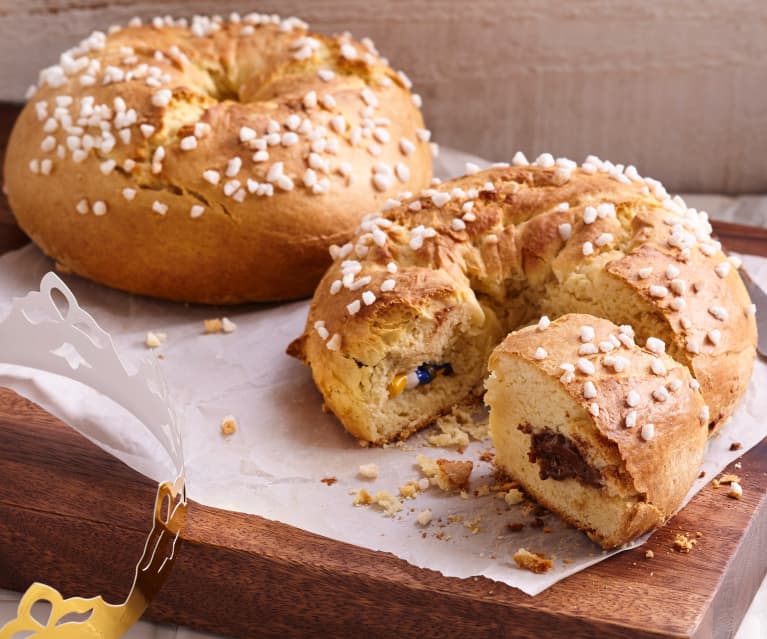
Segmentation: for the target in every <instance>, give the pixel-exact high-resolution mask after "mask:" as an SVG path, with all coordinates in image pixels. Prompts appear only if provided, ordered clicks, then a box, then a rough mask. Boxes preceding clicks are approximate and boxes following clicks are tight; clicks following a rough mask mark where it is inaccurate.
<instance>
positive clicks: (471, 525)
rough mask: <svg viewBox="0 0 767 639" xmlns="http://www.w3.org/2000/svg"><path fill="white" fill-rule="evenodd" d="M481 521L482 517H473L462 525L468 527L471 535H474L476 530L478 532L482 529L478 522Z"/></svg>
mask: <svg viewBox="0 0 767 639" xmlns="http://www.w3.org/2000/svg"><path fill="white" fill-rule="evenodd" d="M481 521H482V517H481V516H479V517H475V518H474V519H472V520H471V521H467V522H465V523H464V524H463V525H464V527H466V528H468V529H469V530H470V531H471V534H472V535H476V534H477V533H478V532H480V531H481V530H482V529H481V528H480V527H479V524H480V522H481Z"/></svg>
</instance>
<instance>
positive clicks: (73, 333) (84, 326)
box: [0, 273, 187, 639]
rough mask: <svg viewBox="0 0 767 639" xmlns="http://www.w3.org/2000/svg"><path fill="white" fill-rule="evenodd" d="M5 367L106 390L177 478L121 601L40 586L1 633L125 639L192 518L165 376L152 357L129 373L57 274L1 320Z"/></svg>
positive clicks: (168, 486) (162, 487)
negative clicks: (41, 611) (42, 613)
mask: <svg viewBox="0 0 767 639" xmlns="http://www.w3.org/2000/svg"><path fill="white" fill-rule="evenodd" d="M54 297H59V298H60V300H61V301H60V303H57V301H56V299H54ZM0 362H1V363H3V364H11V365H14V366H22V367H25V368H31V369H35V370H37V371H44V372H47V373H54V374H56V375H61V376H63V377H67V378H69V379H73V380H75V381H78V382H80V383H82V384H85V385H86V386H89V387H90V388H92V389H94V390H97V391H99V392H101V393H102V394H104V395H106V396H107V397H109V398H111V399H112V400H113V401H115V402H116V403H118V404H120V405H121V406H122V407H123V408H124V409H126V410H127V411H128V412H129V413H131V414H132V415H134V416H135V417H136V418H137V419H138V420H139V421H141V423H142V424H144V426H145V427H146V428H147V430H149V431H150V432H151V433H152V434H153V435H154V436H155V437H156V438H157V440H158V442H159V443H160V445H161V446H162V447H163V449H164V450H165V451H166V453H167V454H168V457H169V458H170V460H171V463H172V464H173V467H174V469H175V473H176V476H175V479H170V480H169V481H165V482H162V483H160V484H159V486H158V489H157V496H156V499H155V503H154V513H153V521H152V527H151V530H150V532H149V535H148V536H147V539H146V543H145V545H144V551H143V554H142V555H141V558H140V559H139V561H138V564H137V565H136V572H135V577H134V580H133V585H132V587H131V590H130V592H129V594H128V596H127V598H126V599H125V601H124V602H123V603H121V604H117V605H113V604H109V603H107V602H106V601H104V599H103V598H101V597H100V596H99V597H93V598H89V599H84V598H80V597H72V598H69V599H64V598H63V597H62V596H61V595H60V594H59V592H58V591H56V590H55V589H54V588H51V587H50V586H46V585H44V584H40V583H35V584H32V585H31V586H30V587H29V589H28V590H27V591H26V593H24V596H23V597H22V599H21V601H20V602H19V607H18V614H17V617H16V619H14V620H12V621H10V622H8V623H7V624H5V625H4V626H3V627H2V628H0V639H12V638H13V637H14V636H16V635H19V634H20V635H21V636H24V637H39V638H41V639H42V638H45V639H50V638H53V637H57V638H62V639H91V638H93V639H97V638H99V639H112V638H116V637H120V636H122V635H123V633H125V631H126V630H127V629H128V628H130V627H131V626H132V625H133V624H134V623H135V622H136V621H137V620H138V619H139V618H140V617H141V615H142V614H143V612H144V611H145V610H146V608H147V607H148V606H149V603H150V602H151V600H152V599H153V598H154V596H155V595H156V594H157V592H158V591H159V590H160V587H161V585H162V583H163V582H164V581H165V578H166V577H167V575H168V573H169V572H170V569H171V567H172V565H173V562H174V560H175V558H176V554H177V551H178V548H177V542H178V539H179V535H180V533H181V530H182V528H183V526H184V522H185V519H186V511H187V501H186V491H185V484H184V458H183V447H182V443H181V433H180V429H179V427H178V424H177V422H176V415H175V411H174V410H173V407H172V405H171V402H170V401H169V399H168V392H167V387H166V384H165V381H164V378H163V377H162V374H161V372H160V370H159V367H158V366H157V365H156V363H154V362H150V361H149V360H146V361H144V362H143V363H142V364H141V365H140V366H139V368H138V370H137V371H135V372H129V371H128V369H127V368H126V367H125V365H124V364H123V362H122V361H121V359H120V357H119V355H118V353H117V350H116V349H115V346H114V344H113V342H112V338H111V337H110V336H109V334H108V333H107V332H106V331H104V330H103V329H102V328H101V327H100V326H99V325H98V324H97V323H96V321H95V320H94V319H93V317H91V316H90V315H89V314H88V313H87V312H85V311H84V310H83V309H81V308H80V306H79V305H78V303H77V300H76V299H75V296H74V295H73V294H72V291H70V290H69V288H67V286H66V285H65V284H64V282H63V281H62V280H61V279H60V278H59V277H58V276H57V275H55V274H54V273H47V274H46V275H45V276H44V277H43V279H42V280H41V282H40V291H39V292H36V291H35V292H31V293H29V294H27V295H26V296H25V297H23V298H18V299H15V300H14V302H13V305H12V308H11V311H10V313H9V314H8V316H7V317H6V318H5V319H3V320H2V321H0ZM38 601H46V602H48V603H49V604H50V605H51V612H50V615H49V617H48V619H47V621H46V622H44V623H43V622H41V621H39V620H37V619H36V618H35V617H33V616H32V606H33V605H34V604H35V603H36V602H38ZM30 633H31V634H30Z"/></svg>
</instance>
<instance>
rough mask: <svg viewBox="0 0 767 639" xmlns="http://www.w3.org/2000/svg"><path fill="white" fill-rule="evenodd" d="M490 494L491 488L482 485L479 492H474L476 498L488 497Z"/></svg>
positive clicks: (478, 489)
mask: <svg viewBox="0 0 767 639" xmlns="http://www.w3.org/2000/svg"><path fill="white" fill-rule="evenodd" d="M489 494H490V486H488V485H487V484H482V485H481V486H480V487H479V488H477V490H475V491H474V496H475V497H487V496H488V495H489Z"/></svg>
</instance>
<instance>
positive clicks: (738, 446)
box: [730, 442, 743, 450]
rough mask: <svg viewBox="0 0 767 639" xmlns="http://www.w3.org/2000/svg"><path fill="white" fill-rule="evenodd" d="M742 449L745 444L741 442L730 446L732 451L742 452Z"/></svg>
mask: <svg viewBox="0 0 767 639" xmlns="http://www.w3.org/2000/svg"><path fill="white" fill-rule="evenodd" d="M741 448H743V444H741V443H740V442H732V444H730V450H740V449H741Z"/></svg>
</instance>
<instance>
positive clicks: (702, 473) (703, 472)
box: [698, 470, 706, 479]
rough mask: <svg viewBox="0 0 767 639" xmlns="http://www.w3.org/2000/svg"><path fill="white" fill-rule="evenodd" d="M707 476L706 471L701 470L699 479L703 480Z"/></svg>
mask: <svg viewBox="0 0 767 639" xmlns="http://www.w3.org/2000/svg"><path fill="white" fill-rule="evenodd" d="M705 476H706V471H705V470H701V471H700V472H699V473H698V479H703V478H704V477H705Z"/></svg>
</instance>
